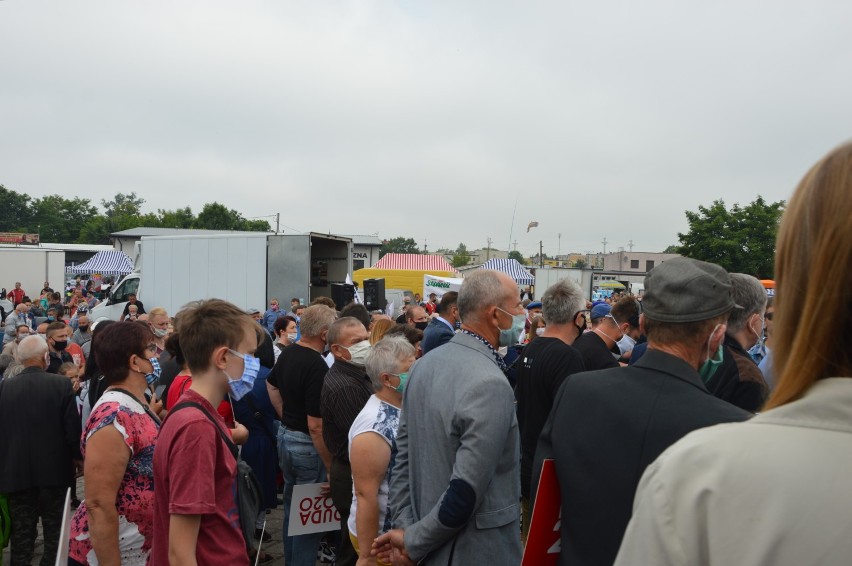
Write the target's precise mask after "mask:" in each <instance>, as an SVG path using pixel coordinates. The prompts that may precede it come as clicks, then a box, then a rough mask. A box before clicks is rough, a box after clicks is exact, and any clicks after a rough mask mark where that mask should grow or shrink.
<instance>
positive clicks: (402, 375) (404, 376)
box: [391, 372, 408, 393]
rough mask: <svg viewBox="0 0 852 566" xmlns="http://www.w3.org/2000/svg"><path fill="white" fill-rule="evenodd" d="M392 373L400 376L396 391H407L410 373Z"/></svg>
mask: <svg viewBox="0 0 852 566" xmlns="http://www.w3.org/2000/svg"><path fill="white" fill-rule="evenodd" d="M391 375H394V376H396V377H398V378H399V385H397V386H396V387H394V388H393V389H394V391H399V392H400V393H402V392H403V391H405V384H406V383H408V373H407V372H406V373H392V374H391Z"/></svg>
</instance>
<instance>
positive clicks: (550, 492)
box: [521, 459, 562, 566]
mask: <svg viewBox="0 0 852 566" xmlns="http://www.w3.org/2000/svg"><path fill="white" fill-rule="evenodd" d="M561 522H562V493H561V492H560V491H559V480H558V479H557V478H556V466H555V465H554V464H553V460H550V459H548V460H545V461H544V465H543V466H542V467H541V477H540V478H539V480H538V490H537V491H536V494H535V506H534V507H533V510H532V517H531V519H530V531H529V535H527V545H526V547H524V558H523V560H522V561H521V566H556V562H557V561H558V560H559V554H560V553H561V551H562V547H561V541H560V533H561Z"/></svg>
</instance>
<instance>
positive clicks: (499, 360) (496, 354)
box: [462, 328, 509, 374]
mask: <svg viewBox="0 0 852 566" xmlns="http://www.w3.org/2000/svg"><path fill="white" fill-rule="evenodd" d="M462 334H467V335H468V336H472V337H473V338H476V339H477V340H479V341H480V342H482V343H483V344H485V347H486V348H488V350H489V351H490V352H491V353H492V354H494V360H495V361H496V362H497V366H498V367H499V368H500V371H502V372H503V373H504V374H508V373H509V366H508V365H506V361H505V360H504V359H503V356H501V355H500V354H499V352H497V350H495V349H494V346H492V345H491V343H490V342H489V341H488V340H486V339H485V338H483V337H482V336H480V335H479V334H477V333H476V332H471V331H470V330H467V329H465V328H462Z"/></svg>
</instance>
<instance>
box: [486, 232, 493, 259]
mask: <svg viewBox="0 0 852 566" xmlns="http://www.w3.org/2000/svg"><path fill="white" fill-rule="evenodd" d="M486 241H487V242H488V247H487V248H486V249H485V261H488V260H489V259H491V242H492V241H493V240H492V239H491V236H488V238H487V239H486Z"/></svg>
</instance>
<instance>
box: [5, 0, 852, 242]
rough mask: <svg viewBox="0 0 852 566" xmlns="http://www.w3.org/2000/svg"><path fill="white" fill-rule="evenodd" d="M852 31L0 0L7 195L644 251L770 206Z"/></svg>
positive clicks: (822, 148)
mask: <svg viewBox="0 0 852 566" xmlns="http://www.w3.org/2000/svg"><path fill="white" fill-rule="evenodd" d="M850 21H852V3H850V2H844V1H841V0H837V1H830V0H810V1H807V2H806V1H803V0H797V1H792V0H791V1H787V2H770V1H768V0H759V1H757V0H736V1H733V0H719V1H716V2H687V1H683V0H670V1H661V0H648V1H646V2H628V1H608V2H606V1H605V2H582V3H581V2H571V1H569V2H565V1H562V2H538V1H530V2H506V1H503V0H497V1H494V0H490V1H480V0H469V1H465V2H458V1H447V2H444V1H434V0H429V1H417V2H415V1H409V0H405V1H396V2H389V1H380V0H376V1H359V2H355V1H349V2H346V1H340V2H323V1H304V0H303V1H300V2H292V1H287V0H275V1H269V2H262V1H256V2H250V1H241V2H233V1H231V2H218V1H209V0H205V1H203V2H202V1H192V0H186V1H181V2H165V1H145V2H129V1H126V0H110V1H106V0H103V1H102V0H85V1H81V2H59V1H57V0H53V1H42V0H3V1H0V184H4V185H5V186H6V187H7V188H10V189H13V190H16V191H19V192H25V193H28V194H30V195H32V196H34V197H38V196H43V195H45V194H53V193H61V194H64V195H66V196H80V197H85V198H90V199H92V200H93V201H94V202H98V201H99V200H100V199H102V198H111V197H112V196H113V195H115V194H116V193H117V192H130V191H136V192H137V193H138V194H140V195H141V196H142V197H143V198H145V200H146V201H147V202H146V208H147V209H150V210H156V209H158V208H168V209H171V208H176V207H182V206H191V207H192V208H193V210H195V212H198V211H199V210H200V207H201V205H202V204H203V203H205V202H210V201H213V200H215V201H218V202H220V203H223V204H225V205H226V206H228V207H229V208H234V209H237V210H239V211H241V212H242V213H243V214H244V215H245V216H247V217H256V216H261V215H266V214H272V213H275V212H280V213H281V214H282V224H283V225H284V226H286V229H287V231H293V230H295V231H322V232H332V233H342V234H354V233H358V234H373V233H378V235H379V236H380V237H383V238H391V237H394V236H398V235H402V236H407V237H408V236H410V237H413V238H415V239H416V240H417V241H418V243H419V244H420V246H421V247H422V246H423V245H424V243H426V244H427V245H428V248H429V249H430V250H435V249H437V248H439V247H444V246H446V247H453V248H454V247H455V246H457V245H458V243H459V242H464V243H466V244H467V246H468V247H469V248H478V247H484V246H485V245H486V240H487V238H489V237H490V238H491V239H492V240H493V242H494V243H493V246H494V247H497V248H502V249H506V247H507V245H508V244H509V242H510V234H511V235H512V241H517V249H518V250H520V251H522V252H523V253H525V254H527V253H533V252H535V251H537V249H538V242H539V240H542V241H543V242H544V249H545V252H546V253H550V254H553V253H556V252H557V251H561V252H562V253H567V252H569V251H577V252H594V251H599V250H600V249H601V248H602V246H601V240H602V239H603V238H604V237H606V238H607V240H608V242H609V244H608V246H607V247H608V249H609V250H615V249H617V247H619V246H626V245H627V243H628V241H630V240H632V241H633V242H634V245H635V248H634V249H636V250H638V251H659V250H662V249H663V248H664V247H666V246H667V245H669V244H673V243H676V242H677V232H678V231H683V230H684V229H685V227H686V221H685V218H684V214H683V213H684V210H687V209H690V210H694V209H696V208H697V206H698V205H699V204H709V203H710V202H712V201H713V200H714V199H717V198H723V199H724V200H725V201H726V202H728V203H734V202H740V203H747V202H750V201H751V200H753V199H754V198H755V197H756V196H757V195H758V194H761V195H763V196H764V197H765V198H767V199H768V200H779V199H787V198H788V197H789V195H790V193H791V191H792V189H793V187H795V185H796V183H797V182H798V181H799V179H800V178H801V176H802V175H803V174H804V172H805V171H806V169H807V168H808V167H809V166H810V165H811V164H812V163H813V162H814V161H815V160H816V159H818V158H819V157H820V156H821V155H822V154H824V153H825V152H827V151H828V150H829V149H831V148H832V147H833V146H835V145H837V144H839V143H840V142H842V141H845V140H846V139H848V138H849V137H850V125H852V104H850V100H852V74H850V72H849V60H850V59H849V56H850V53H852V34H850V33H849V23H850ZM516 207H517V212H516V214H515V215H514V216H515V220H514V231H512V217H513V211H514V210H515V208H516ZM531 220H536V221H538V222H539V227H538V228H534V229H533V230H532V231H531V232H530V233H529V234H527V233H526V226H527V224H528V222H529V221H531ZM559 234H561V245H560V243H559ZM557 248H559V250H557Z"/></svg>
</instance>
